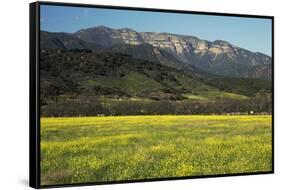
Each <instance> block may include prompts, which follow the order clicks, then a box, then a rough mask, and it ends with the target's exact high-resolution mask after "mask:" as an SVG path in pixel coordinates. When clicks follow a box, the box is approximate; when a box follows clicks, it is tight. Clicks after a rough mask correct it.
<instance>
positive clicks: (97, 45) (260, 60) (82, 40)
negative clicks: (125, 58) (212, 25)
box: [40, 26, 272, 79]
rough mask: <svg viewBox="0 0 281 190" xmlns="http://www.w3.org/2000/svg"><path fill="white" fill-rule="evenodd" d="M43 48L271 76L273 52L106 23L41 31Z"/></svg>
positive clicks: (231, 73) (203, 70) (234, 74)
mask: <svg viewBox="0 0 281 190" xmlns="http://www.w3.org/2000/svg"><path fill="white" fill-rule="evenodd" d="M40 34H41V35H40V46H41V49H63V50H70V49H90V50H92V51H95V52H101V51H102V52H115V53H122V54H126V55H130V56H132V57H133V58H134V59H143V60H147V61H150V62H152V63H155V62H157V63H160V64H162V65H164V66H168V67H173V68H176V69H180V70H184V71H188V72H192V73H199V74H202V73H203V74H204V75H209V74H210V75H215V76H230V77H239V78H257V79H271V78H272V59H271V57H270V56H268V55H265V54H262V53H258V52H251V51H249V50H246V49H243V48H240V47H237V46H235V45H232V44H231V43H229V42H227V41H223V40H216V41H213V42H211V41H207V40H202V39H199V38H197V37H194V36H188V35H178V34H171V33H155V32H137V31H134V30H132V29H130V28H122V29H113V28H109V27H105V26H98V27H92V28H87V29H81V30H78V31H77V32H74V33H57V32H46V31H41V33H40Z"/></svg>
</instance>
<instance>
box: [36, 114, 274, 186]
mask: <svg viewBox="0 0 281 190" xmlns="http://www.w3.org/2000/svg"><path fill="white" fill-rule="evenodd" d="M271 148H272V146H271V116H120V117H81V118H79V117H76V118H43V119H41V185H51V184H65V183H86V182H104V181H116V180H131V179H148V178H163V177H180V176H198V175H209V174H211V175H214V174H229V173H241V172H261V171H271V167H272V163H271V159H272V157H271Z"/></svg>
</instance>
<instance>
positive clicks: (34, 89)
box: [29, 1, 274, 188]
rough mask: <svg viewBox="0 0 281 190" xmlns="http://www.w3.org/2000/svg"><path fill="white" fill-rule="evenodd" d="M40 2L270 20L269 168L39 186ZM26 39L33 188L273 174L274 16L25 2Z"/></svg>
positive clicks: (88, 5)
mask: <svg viewBox="0 0 281 190" xmlns="http://www.w3.org/2000/svg"><path fill="white" fill-rule="evenodd" d="M41 5H56V6H69V7H87V8H106V9H118V10H132V11H151V12H163V13H184V14H198V15H216V16H231V17H245V18H265V19H270V20H271V23H272V34H271V37H272V55H271V57H272V170H271V171H267V172H250V173H235V174H218V175H204V176H186V177H173V178H170V177H169V178H157V179H143V180H126V181H110V182H93V183H77V184H64V185H44V186H42V185H40V72H39V64H40V63H39V62H40V53H39V50H40V6H41ZM29 7H30V9H29V10H30V12H29V15H30V18H29V21H30V23H29V38H30V42H29V44H30V50H29V52H30V66H29V68H30V75H29V76H30V80H29V185H30V187H33V188H52V187H72V186H85V185H87V186H88V185H103V184H121V183H134V182H151V181H165V180H182V179H194V178H211V177H230V176H244V175H258V174H273V173H274V16H264V15H248V14H234V13H218V12H201V11H187V10H168V9H156V8H141V7H125V6H109V5H92V4H79V3H60V2H45V1H44V2H40V1H39V2H34V3H30V4H29Z"/></svg>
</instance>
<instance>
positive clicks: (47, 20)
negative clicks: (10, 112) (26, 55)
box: [30, 2, 274, 188]
mask: <svg viewBox="0 0 281 190" xmlns="http://www.w3.org/2000/svg"><path fill="white" fill-rule="evenodd" d="M273 24H274V18H273V17H272V16H260V15H240V14H227V13H209V12H192V11H179V10H160V9H148V8H132V7H116V6H101V5H85V4H69V3H51V2H35V3H31V4H30V186H31V187H34V188H41V187H56V186H76V185H91V184H109V183H124V182H125V183H127V182H140V181H155V180H171V179H173V180H174V179H188V178H202V177H216V176H234V175H250V174H267V173H273V172H274V167H273V165H274V161H273V159H274V155H273V150H274V148H273V146H274V143H273V138H274V135H273V134H274V132H273V130H274V128H273V124H274V123H273V111H274V109H273V105H274V104H273V100H274V99H273V95H274V85H273V84H274V83H273V81H274V77H273V74H274V72H273V70H274V69H273V68H274V56H273V55H274V54H273V53H274V49H273V47H274V46H273V42H274V40H273V29H274V27H273Z"/></svg>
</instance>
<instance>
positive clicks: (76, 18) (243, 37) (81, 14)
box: [40, 5, 272, 55]
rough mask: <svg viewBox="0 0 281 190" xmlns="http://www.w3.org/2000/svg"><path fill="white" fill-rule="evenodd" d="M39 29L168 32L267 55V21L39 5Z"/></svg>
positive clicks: (269, 21) (269, 41) (269, 32)
mask: <svg viewBox="0 0 281 190" xmlns="http://www.w3.org/2000/svg"><path fill="white" fill-rule="evenodd" d="M40 21H41V22H40V25H41V26H40V27H41V30H45V31H49V32H70V33H72V32H75V31H77V30H79V29H84V28H89V27H94V26H101V25H104V26H107V27H111V28H132V29H134V30H136V31H138V32H169V33H175V34H183V35H192V36H196V37H198V38H200V39H205V40H209V41H214V40H226V41H228V42H230V43H232V44H234V45H236V46H239V47H242V48H245V49H248V50H250V51H253V52H262V53H265V54H267V55H271V43H272V42H271V20H270V19H261V18H240V17H225V16H210V15H195V14H179V13H157V12H144V11H128V10H114V9H100V8H99V9H97V8H85V7H67V6H53V5H41V18H40Z"/></svg>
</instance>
